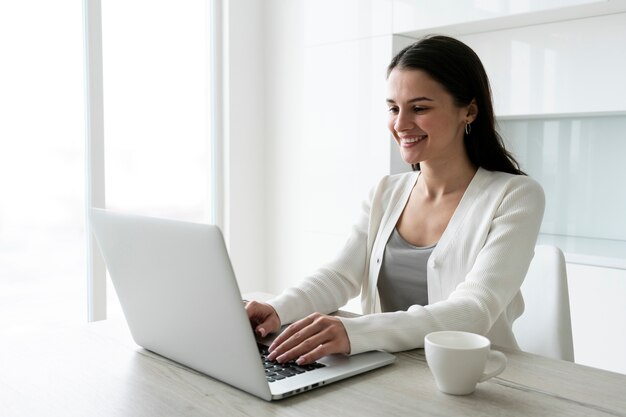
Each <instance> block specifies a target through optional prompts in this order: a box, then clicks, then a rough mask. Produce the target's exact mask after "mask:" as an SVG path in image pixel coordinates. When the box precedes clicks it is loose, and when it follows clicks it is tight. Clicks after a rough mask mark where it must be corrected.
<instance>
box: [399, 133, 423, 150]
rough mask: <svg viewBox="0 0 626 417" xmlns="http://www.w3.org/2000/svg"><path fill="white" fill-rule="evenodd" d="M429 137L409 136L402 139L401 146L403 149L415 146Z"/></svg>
mask: <svg viewBox="0 0 626 417" xmlns="http://www.w3.org/2000/svg"><path fill="white" fill-rule="evenodd" d="M427 137H428V135H420V136H408V137H404V138H400V146H402V147H409V146H413V145H415V144H416V143H419V142H421V141H423V140H424V139H426V138H427Z"/></svg>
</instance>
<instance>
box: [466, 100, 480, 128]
mask: <svg viewBox="0 0 626 417" xmlns="http://www.w3.org/2000/svg"><path fill="white" fill-rule="evenodd" d="M476 116H478V104H476V99H475V98H473V99H472V101H470V104H468V105H467V115H466V123H472V122H473V121H474V120H476Z"/></svg>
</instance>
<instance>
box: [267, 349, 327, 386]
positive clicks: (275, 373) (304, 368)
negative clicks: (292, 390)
mask: <svg viewBox="0 0 626 417" xmlns="http://www.w3.org/2000/svg"><path fill="white" fill-rule="evenodd" d="M257 345H258V346H259V353H260V354H261V360H262V361H263V366H265V378H267V382H275V381H279V380H281V379H285V378H289V377H292V376H295V375H300V374H303V373H305V372H309V371H314V370H316V369H319V368H323V367H325V366H326V365H324V364H323V363H319V362H313V363H310V364H307V365H298V364H297V363H295V362H287V363H278V362H276V361H270V360H268V359H267V355H269V352H268V350H267V346H264V345H261V344H259V343H257Z"/></svg>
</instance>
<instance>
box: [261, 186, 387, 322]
mask: <svg viewBox="0 0 626 417" xmlns="http://www.w3.org/2000/svg"><path fill="white" fill-rule="evenodd" d="M377 188H379V187H375V188H373V189H372V190H371V191H370V195H369V199H367V200H365V201H364V202H363V203H362V205H361V210H360V212H359V215H358V217H357V221H356V222H355V223H354V225H353V226H352V229H351V231H350V234H349V236H348V239H347V241H346V243H345V244H344V246H343V248H342V250H340V251H339V252H338V253H337V255H336V257H335V258H334V259H333V260H332V261H331V262H329V263H327V264H326V265H324V266H323V267H322V268H320V269H318V270H317V271H316V272H315V273H313V274H312V275H310V276H308V277H307V278H305V279H304V280H302V281H301V282H300V283H298V284H297V285H295V286H293V287H290V288H287V289H286V290H285V291H283V292H282V294H280V295H279V296H277V297H275V298H273V299H271V300H269V301H268V304H270V305H271V306H272V307H274V309H275V310H276V312H277V314H278V317H279V318H280V321H281V324H283V325H284V324H289V323H292V322H294V321H296V320H299V319H301V318H303V317H306V316H307V315H309V314H311V313H314V312H319V313H322V314H329V313H332V312H335V311H337V310H338V309H339V308H340V307H342V306H344V305H345V304H346V303H347V302H348V301H349V300H350V299H351V298H354V297H356V296H357V295H359V292H360V290H361V286H362V282H363V279H365V277H366V267H367V252H368V251H367V245H368V226H369V223H370V211H371V204H372V200H373V198H374V195H375V193H376V192H377Z"/></svg>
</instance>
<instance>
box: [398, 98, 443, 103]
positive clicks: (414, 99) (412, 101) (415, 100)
mask: <svg viewBox="0 0 626 417" xmlns="http://www.w3.org/2000/svg"><path fill="white" fill-rule="evenodd" d="M418 101H434V100H433V99H432V98H428V97H415V98H412V99H411V100H409V101H407V103H415V102H418ZM387 103H395V101H394V100H392V99H390V98H388V99H387Z"/></svg>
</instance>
